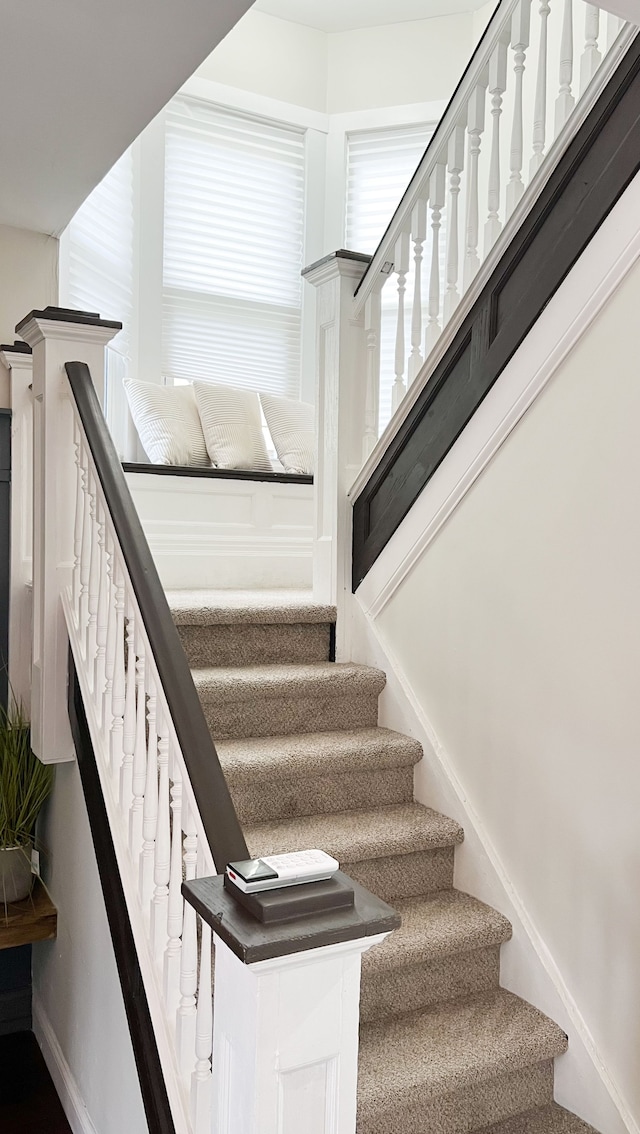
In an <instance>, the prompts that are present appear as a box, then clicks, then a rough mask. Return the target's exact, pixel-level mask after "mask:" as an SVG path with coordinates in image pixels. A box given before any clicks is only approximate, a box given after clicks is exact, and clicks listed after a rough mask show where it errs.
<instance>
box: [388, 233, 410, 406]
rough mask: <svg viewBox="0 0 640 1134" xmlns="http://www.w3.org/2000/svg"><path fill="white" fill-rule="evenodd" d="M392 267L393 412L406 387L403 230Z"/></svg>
mask: <svg viewBox="0 0 640 1134" xmlns="http://www.w3.org/2000/svg"><path fill="white" fill-rule="evenodd" d="M394 269H395V272H396V273H397V276H398V322H397V324H396V350H395V381H394V383H393V389H392V391H391V408H392V412H393V413H395V411H396V410H397V408H398V406H399V405H400V402H401V401H402V399H403V398H404V396H405V394H406V392H407V387H406V383H405V380H404V361H405V352H404V335H405V329H404V293H405V291H406V289H407V272H408V271H409V233H408V232H403V233H401V235H400V236H399V237H398V239H397V241H396V254H395V260H394Z"/></svg>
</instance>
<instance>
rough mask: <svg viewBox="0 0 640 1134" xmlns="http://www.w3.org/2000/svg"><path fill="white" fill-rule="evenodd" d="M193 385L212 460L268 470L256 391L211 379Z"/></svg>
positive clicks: (222, 464) (221, 464) (222, 466)
mask: <svg viewBox="0 0 640 1134" xmlns="http://www.w3.org/2000/svg"><path fill="white" fill-rule="evenodd" d="M193 389H194V393H195V396H196V402H197V405H198V411H199V413H200V420H201V422H202V429H203V431H204V438H205V441H206V445H207V451H208V453H209V456H210V457H211V460H212V461H213V463H214V464H216V465H217V466H218V468H220V469H252V470H254V471H255V472H272V471H273V467H272V465H271V461H270V460H269V454H268V453H267V447H266V445H265V443H264V435H263V433H262V421H261V418H260V402H259V400H258V395H257V394H254V393H253V392H252V391H251V390H235V389H233V387H231V386H217V385H214V384H213V383H211V382H194V383H193Z"/></svg>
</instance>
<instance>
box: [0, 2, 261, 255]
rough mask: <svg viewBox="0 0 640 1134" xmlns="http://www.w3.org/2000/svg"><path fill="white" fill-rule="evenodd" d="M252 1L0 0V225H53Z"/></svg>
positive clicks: (53, 229) (64, 219)
mask: <svg viewBox="0 0 640 1134" xmlns="http://www.w3.org/2000/svg"><path fill="white" fill-rule="evenodd" d="M249 7H250V0H109V3H108V4H105V3H104V2H103V0H0V26H1V27H2V41H3V45H4V50H3V53H2V67H1V68H0V106H1V107H2V114H1V115H0V161H1V163H2V174H3V175H2V177H1V178H0V224H8V225H13V226H15V227H18V228H30V229H34V230H35V231H38V232H46V233H50V234H53V235H57V234H58V233H59V232H60V231H61V230H62V229H63V228H65V227H66V225H67V224H68V222H69V220H70V219H71V217H72V216H73V214H74V213H75V211H76V210H77V209H78V207H79V206H80V205H81V204H82V202H83V201H84V199H85V197H86V196H87V195H88V194H89V193H90V192H91V190H92V189H93V188H94V186H95V185H97V184H98V182H99V181H100V180H101V179H102V178H103V177H104V175H105V173H107V171H108V170H109V169H110V168H111V166H112V165H113V163H114V162H115V161H116V160H117V158H118V157H119V156H120V155H121V154H122V153H123V152H124V150H125V149H126V148H127V146H128V145H129V144H130V143H131V142H132V141H133V140H134V138H136V137H137V136H138V134H139V133H140V132H141V130H143V129H144V127H145V126H146V125H147V123H148V122H150V121H151V119H152V118H153V117H155V115H156V114H157V113H158V111H159V110H161V109H162V107H163V106H165V105H166V103H167V102H168V101H169V99H170V98H171V97H172V96H173V95H174V94H175V92H176V91H177V90H178V88H179V87H180V86H182V84H183V83H184V82H185V80H186V79H188V78H189V77H190V76H191V75H192V74H193V72H194V71H195V70H196V68H197V67H199V65H200V64H201V63H202V61H203V59H205V58H206V57H207V55H209V53H210V52H211V51H212V50H213V48H214V47H215V46H216V44H217V43H219V42H220V40H221V39H222V38H223V37H224V36H225V35H226V34H227V32H228V31H229V30H230V28H231V27H232V26H233V25H234V24H235V23H236V22H237V20H238V19H239V18H240V17H241V16H242V15H243V14H244V12H245V11H246V9H247V8H249Z"/></svg>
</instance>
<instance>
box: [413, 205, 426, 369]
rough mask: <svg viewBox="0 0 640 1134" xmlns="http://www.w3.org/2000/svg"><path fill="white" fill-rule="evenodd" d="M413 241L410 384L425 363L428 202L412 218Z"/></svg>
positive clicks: (416, 209) (417, 208)
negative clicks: (424, 262)
mask: <svg viewBox="0 0 640 1134" xmlns="http://www.w3.org/2000/svg"><path fill="white" fill-rule="evenodd" d="M411 236H412V239H413V263H414V277H413V306H412V308H411V354H410V356H409V382H410V383H411V382H413V379H414V378H415V376H416V374H417V373H418V371H419V370H420V367H421V366H422V364H423V362H424V358H423V356H422V350H421V347H422V249H423V245H424V242H425V240H426V239H427V202H426V201H418V203H417V205H416V206H415V208H414V210H413V213H412V216H411Z"/></svg>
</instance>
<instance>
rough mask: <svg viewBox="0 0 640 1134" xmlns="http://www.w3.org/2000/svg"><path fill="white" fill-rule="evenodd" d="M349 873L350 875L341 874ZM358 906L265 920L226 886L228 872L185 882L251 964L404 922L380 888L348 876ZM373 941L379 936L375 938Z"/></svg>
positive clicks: (190, 897) (187, 892) (193, 899)
mask: <svg viewBox="0 0 640 1134" xmlns="http://www.w3.org/2000/svg"><path fill="white" fill-rule="evenodd" d="M341 877H342V878H345V879H346V875H341ZM348 882H349V885H350V886H352V887H353V894H354V903H353V906H352V907H349V908H345V909H339V910H330V911H329V910H328V911H325V912H320V913H312V914H307V915H306V916H302V917H297V918H295V919H294V920H291V921H286V922H277V923H275V924H272V925H269V924H264V923H263V922H260V921H258V920H257V918H255V917H253V916H252V915H251V914H250V913H248V911H247V910H245V909H243V907H242V906H241V905H239V903H238V902H237V901H236V900H235V898H233V897H232V896H231V894H229V892H228V891H227V890H226V889H225V888H224V883H223V876H222V875H221V874H218V875H214V876H212V877H211V878H195V879H193V880H192V881H189V882H183V884H182V893H183V895H184V897H185V898H186V900H187V901H188V902H189V903H190V904H191V905H192V906H193V907H194V908H195V909H196V911H197V912H198V913H199V914H200V917H201V918H202V919H203V921H205V922H206V923H207V925H210V926H211V928H212V930H213V932H214V933H215V934H216V935H217V936H218V937H219V938H221V940H222V941H224V943H225V945H227V946H228V948H229V949H230V950H231V952H232V953H235V955H236V957H238V958H239V959H240V960H241V961H242V962H243V963H244V964H245V965H251V964H254V963H256V962H257V961H269V960H275V959H278V958H284V957H289V956H291V955H292V954H294V953H305V952H307V951H309V950H310V949H320V948H323V947H325V946H327V945H342V944H345V943H347V942H353V943H354V944H355V942H357V941H362V940H366V939H367V938H372V937H378V936H379V935H383V936H384V935H386V934H387V933H391V931H392V930H394V929H397V928H398V926H399V925H400V916H399V915H398V914H397V913H396V912H395V910H393V909H392V908H391V906H388V905H387V903H386V902H383V901H381V899H380V898H377V897H376V896H375V894H371V893H370V892H369V891H368V890H365V888H364V886H360V885H359V884H358V883H357V882H354V880H353V879H352V878H349V879H348ZM372 944H373V942H372Z"/></svg>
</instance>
